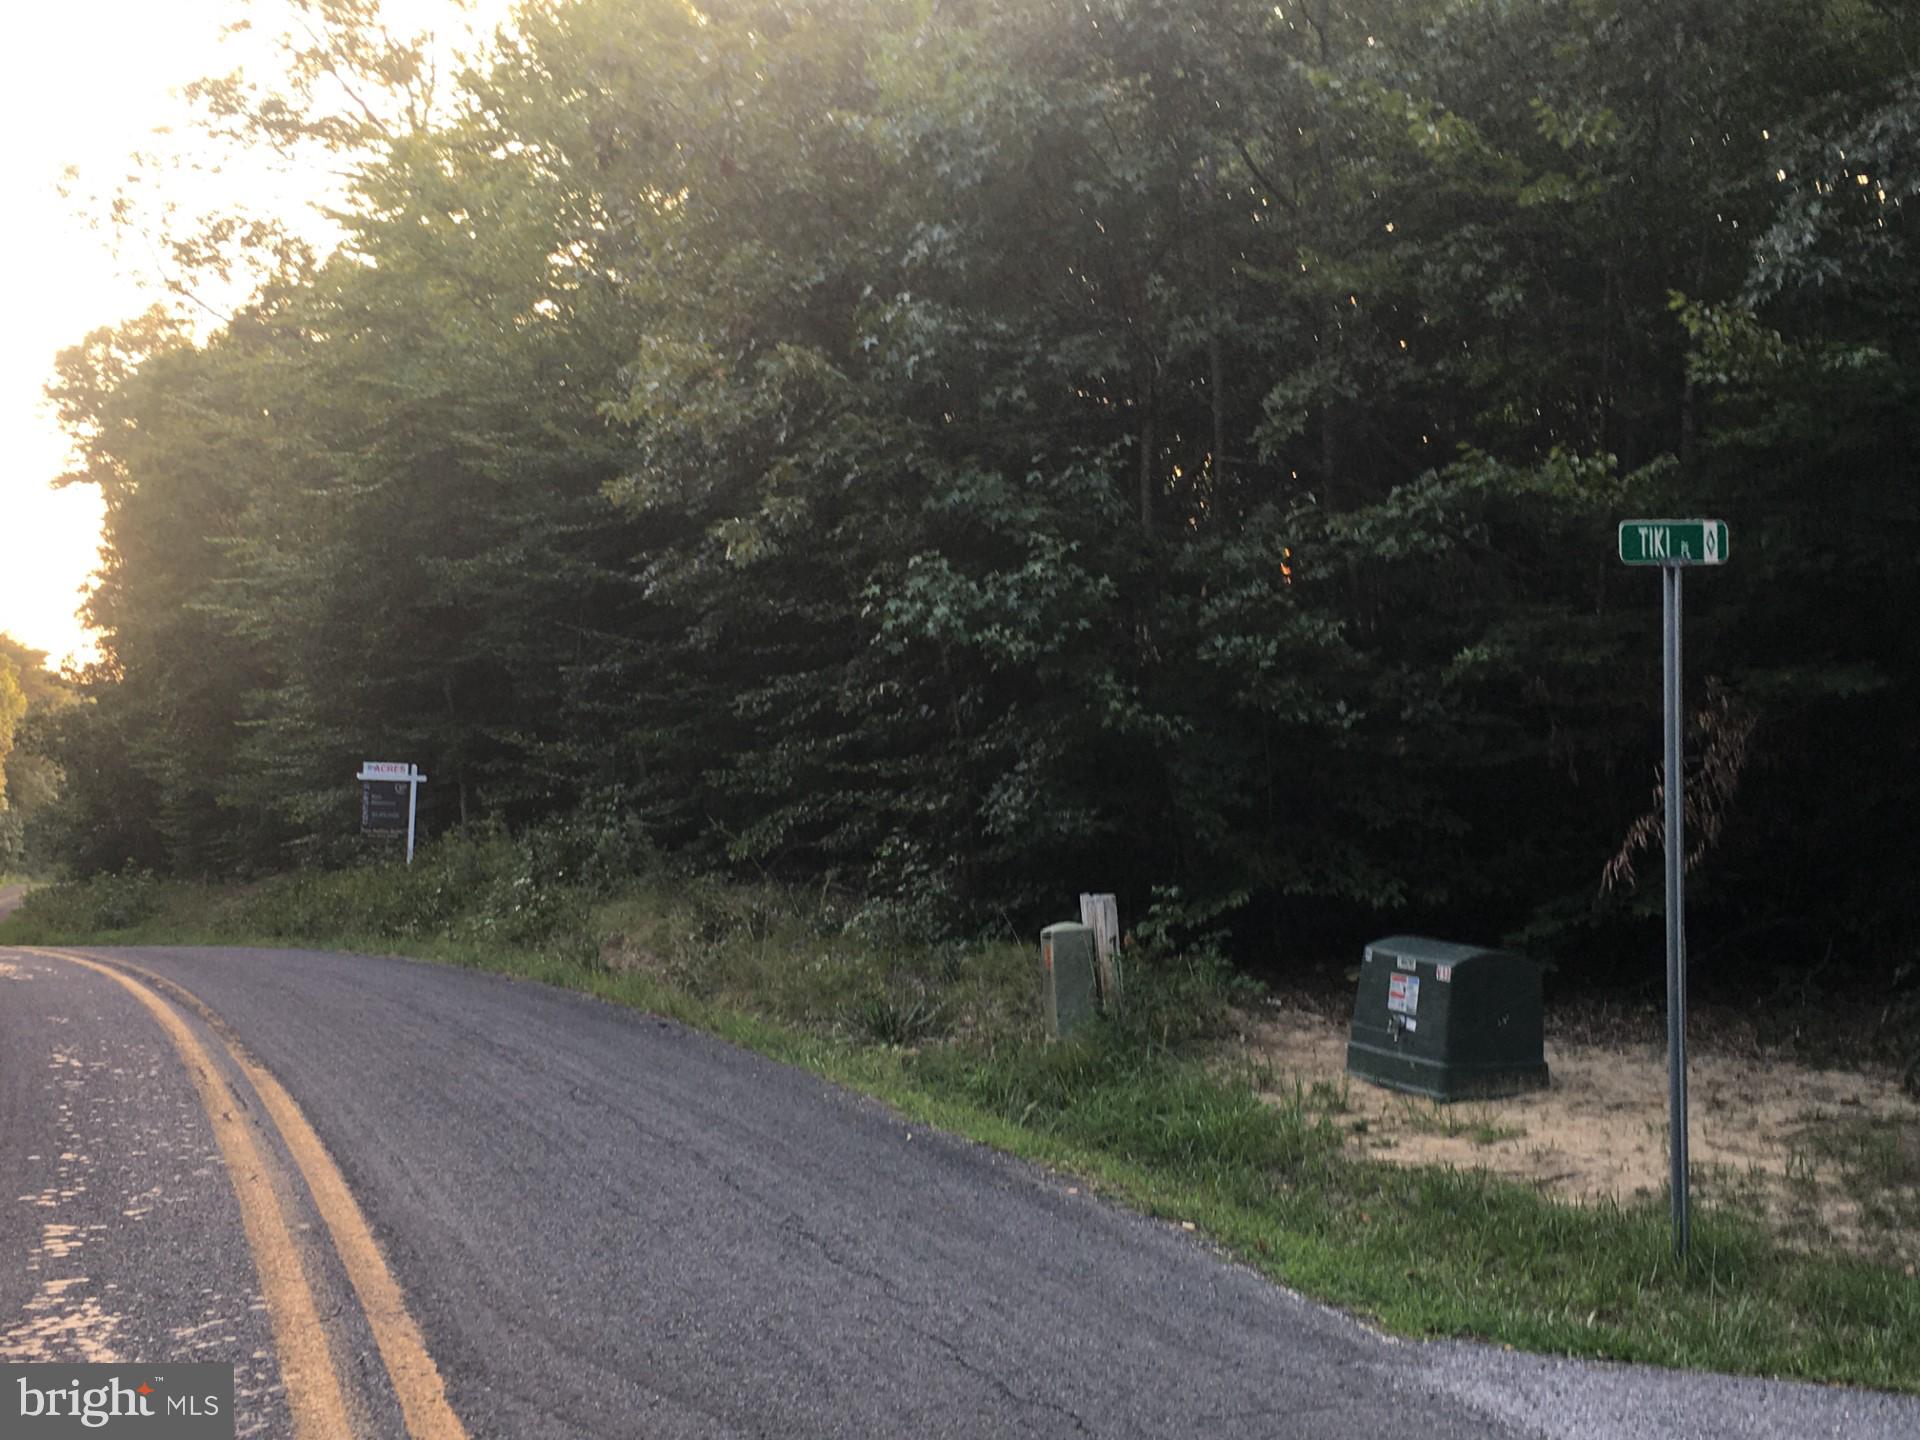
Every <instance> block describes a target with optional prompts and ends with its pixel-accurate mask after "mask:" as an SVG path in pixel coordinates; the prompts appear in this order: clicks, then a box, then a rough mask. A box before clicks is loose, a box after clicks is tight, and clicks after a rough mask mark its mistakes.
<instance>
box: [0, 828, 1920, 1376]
mask: <svg viewBox="0 0 1920 1440" xmlns="http://www.w3.org/2000/svg"><path fill="white" fill-rule="evenodd" d="M508 858H509V859H510V858H511V856H510V855H509V857H508ZM443 863H444V864H445V865H446V866H447V867H448V869H449V870H453V871H458V870H460V869H461V868H462V867H463V866H464V867H466V870H467V871H468V872H470V873H463V874H460V875H450V874H449V873H447V871H443V872H442V873H441V874H439V875H438V876H437V877H436V876H435V875H434V874H433V873H432V866H431V865H430V866H428V867H426V869H425V870H423V871H422V872H420V873H416V874H412V875H408V874H405V873H404V872H403V873H402V874H400V875H399V876H396V875H395V874H394V873H393V872H392V869H391V867H383V868H381V869H379V870H363V871H346V872H313V873H307V874H303V875H300V876H295V877H283V878H282V879H278V880H273V881H268V882H265V883H264V884H262V885H258V886H254V887H246V888H235V887H207V886H193V885H177V884H164V885H163V884H159V883H158V882H152V881H148V880H144V879H141V878H140V877H101V878H100V879H99V880H96V881H95V882H90V883H89V885H88V886H64V887H52V888H50V889H47V890H42V891H37V892H35V894H34V895H33V896H32V897H30V899H29V901H28V902H27V904H25V905H24V906H23V907H22V909H21V910H20V911H19V912H16V914H15V916H14V917H13V918H12V919H10V920H8V921H6V922H0V944H8V943H12V944H29V943H44V944H54V943H57V944H227V945H233V944H240V945H265V946H274V945H287V944H290V943H297V944H300V945H307V946H314V947H317V948H327V949H338V950H359V951H373V952H386V953H399V954H406V955H411V956H415V957H418V958H424V959H431V960H438V961H443V962H447V963H452V964H457V965H462V966H467V967H470V968H475V969H481V970H487V971H491V972H494V973H499V974H504V975H510V976H516V977H519V978H522V979H526V980H531V981H538V982H541V983H545V984H552V985H558V986H562V987H565V988H568V989H573V990H579V991H584V992H586V993H589V994H593V995H597V996H599V997H601V998H602V999H605V1000H608V1001H610V1002H612V1003H616V1004H621V1005H627V1006H632V1007H634V1008H637V1009H641V1010H645V1011H648V1012H650V1013H654V1014H659V1015H664V1016H667V1017H669V1018H673V1019H676V1020H679V1021H682V1022H684V1023H686V1024H689V1025H692V1026H695V1027H697V1028H699V1029H702V1030H705V1031H708V1032H710V1033H712V1034H714V1035H717V1036H719V1037H720V1038H722V1039H725V1040H728V1041H730V1042H732V1043H735V1044H739V1045H742V1046H745V1047H747V1048H749V1049H752V1050H756V1051H758V1052H760V1053H762V1054H764V1055H767V1056H769V1057H771V1058H773V1059H776V1060H779V1061H783V1062H786V1063H789V1064H793V1065H796V1066H799V1067H801V1068H804V1069H808V1070H811V1071H813V1072H815V1073H817V1074H820V1075H822V1076H824V1077H826V1078H828V1079H830V1080H833V1081H835V1082H837V1083H840V1084H844V1085H847V1086H850V1087H852V1088H854V1089H857V1090H861V1091H864V1092H866V1093H868V1094H870V1095H873V1096H875V1097H877V1098H879V1099H881V1100H883V1101H885V1102H886V1103H888V1104H889V1105H891V1106H893V1107H894V1108H895V1109H897V1110H898V1111H899V1112H900V1113H901V1114H902V1115H903V1116H905V1117H907V1118H909V1119H911V1120H913V1121H914V1122H916V1123H920V1124H925V1125H929V1126H933V1127H937V1128H939V1129H942V1130H946V1131H949V1132H951V1133H954V1134H958V1135H962V1136H966V1137H968V1138H970V1139H973V1140H976V1141H979V1142H981V1143H984V1144H987V1145H991V1146H994V1147H996V1148H998V1149H1001V1150H1003V1151H1006V1152H1009V1153H1011V1154H1015V1155H1018V1156H1022V1157H1024V1158H1027V1159H1030V1160H1033V1161H1036V1162H1039V1163H1041V1164H1043V1165H1047V1166H1050V1167H1054V1168H1056V1169H1059V1170H1062V1171H1065V1172H1068V1173H1071V1174H1073V1175H1075V1176H1078V1177H1080V1178H1082V1179H1084V1180H1085V1181H1087V1182H1088V1183H1090V1184H1091V1185H1093V1186H1094V1187H1096V1188H1097V1189H1099V1190H1101V1191H1102V1192H1104V1193H1106V1194H1108V1195H1110V1196H1112V1197H1113V1198H1115V1199H1118V1200H1120V1201H1122V1202H1123V1203H1125V1204H1128V1205H1130V1206H1132V1207H1134V1208H1136V1209H1138V1210H1140V1211H1142V1212H1144V1213H1146V1214H1149V1215H1154V1216H1159V1217H1163V1218H1165V1219H1168V1220H1170V1221H1175V1222H1179V1223H1183V1224H1188V1225H1192V1226H1194V1227H1195V1228H1196V1229H1198V1230H1199V1231H1201V1232H1203V1233H1204V1234H1206V1235H1207V1236H1209V1237H1211V1238H1212V1239H1213V1240H1214V1241H1216V1242H1217V1243H1218V1244H1220V1245H1221V1246H1222V1247H1223V1248H1224V1249H1225V1250H1226V1251H1227V1252H1228V1253H1230V1254H1231V1255H1233V1256H1235V1257H1237V1258H1239V1259H1241V1260H1243V1261H1245V1262H1246V1263H1248V1264H1250V1265H1252V1266H1254V1267H1256V1268H1257V1269H1259V1270H1261V1271H1263V1272H1264V1273H1266V1274H1267V1275H1269V1276H1271V1277H1272V1278H1274V1279H1275V1280H1278V1281H1280V1282H1282V1283H1284V1284H1286V1285H1288V1286H1290V1287H1292V1288H1293V1289H1295V1290H1298V1291H1300V1292H1302V1293H1304V1294H1307V1295H1309V1296H1312V1297H1314V1298H1316V1299H1319V1300H1324V1301H1327V1302H1330V1303H1333V1304H1336V1305H1340V1306H1343V1307H1346V1308H1348V1309H1350V1310H1353V1311H1355V1312H1357V1313H1359V1314H1361V1315H1364V1316H1366V1317H1368V1318H1370V1319H1371V1320H1373V1321H1375V1322H1376V1323H1378V1324H1380V1325H1382V1326H1384V1327H1385V1328H1387V1329H1390V1330H1393V1331H1395V1332H1398V1333H1401V1334H1404V1335H1408V1336H1457V1337H1472V1338H1478V1339H1483V1340H1487V1341H1492V1342H1496V1343H1502V1344H1506V1345H1510V1346H1513V1347H1515V1348H1518V1349H1525V1350H1531V1351H1539V1352H1543V1353H1551V1354H1563V1355H1573V1356H1583V1357H1593V1358H1606V1359H1613V1360H1625V1361H1641V1362H1646V1363H1651V1364H1657V1365H1666V1366H1674V1367H1684V1368H1698V1369H1711V1370H1718V1371H1724V1372H1729V1373H1739V1374H1753V1375H1773V1376H1789V1377H1795V1378H1802V1379H1809V1380H1820V1381H1829V1382H1842V1383H1849V1384H1857V1385H1865V1386H1872V1387H1876V1388H1883V1389H1889V1390H1898V1391H1906V1392H1910V1393H1920V1282H1917V1281H1916V1280H1915V1279H1914V1278H1913V1277H1912V1276H1910V1275H1907V1274H1904V1273H1902V1272H1900V1271H1897V1270H1894V1269H1891V1268H1888V1267H1884V1266H1879V1265H1874V1264H1872V1263H1870V1262H1867V1261H1863V1260H1858V1259H1855V1258H1852V1257H1849V1256H1845V1255H1842V1254H1839V1253H1837V1252H1835V1253H1823V1252H1814V1253H1808V1252H1807V1251H1805V1250H1804V1249H1798V1248H1794V1247H1790V1246H1787V1245H1784V1244H1782V1243H1780V1242H1779V1241H1778V1240H1776V1239H1775V1238H1774V1237H1772V1236H1771V1235H1770V1234H1769V1233H1768V1232H1767V1231H1766V1229H1765V1228H1764V1227H1763V1226H1762V1225H1761V1224H1759V1223H1758V1222H1757V1221H1756V1220H1755V1219H1754V1218H1753V1217H1752V1216H1751V1215H1749V1214H1747V1213H1743V1212H1742V1211H1740V1210H1738V1209H1735V1208H1732V1207H1727V1206H1711V1207H1704V1208H1703V1209H1702V1210H1701V1211H1700V1212H1699V1213H1698V1214H1697V1216H1696V1220H1695V1225H1694V1232H1693V1239H1694V1249H1693V1253H1692V1255H1691V1256H1690V1257H1689V1259H1688V1260H1687V1262H1685V1263H1680V1262H1676V1261H1675V1260H1674V1259H1673V1257H1672V1255H1671V1251H1670V1238H1669V1232H1668V1227H1667V1215H1666V1209H1665V1205H1664V1201H1662V1200H1660V1199H1658V1198H1656V1199H1654V1200H1651V1201H1646V1202H1642V1203H1638V1204H1625V1205H1623V1204H1601V1205H1594V1206H1581V1207H1575V1206H1569V1205H1564V1204H1559V1203H1556V1202H1553V1201H1550V1200H1548V1199H1545V1198H1543V1197H1542V1196H1540V1195H1539V1194H1537V1193H1535V1192H1534V1191H1533V1190H1532V1189H1530V1188H1528V1187H1525V1186H1522V1185H1518V1184H1514V1183H1511V1182H1507V1181H1502V1180H1499V1179H1496V1178H1493V1177H1490V1176H1487V1175H1484V1174H1481V1173H1478V1172H1469V1171H1456V1170H1451V1169H1405V1168H1401V1167H1394V1166H1387V1165H1383V1164H1379V1163H1377V1162H1371V1161H1367V1160H1364V1159H1359V1158H1354V1157H1350V1156H1349V1155H1347V1154H1345V1153H1344V1151H1343V1149H1342V1144H1341V1138H1340V1135H1339V1133H1338V1131H1337V1130H1336V1128H1335V1126H1334V1122H1333V1120H1332V1119H1331V1117H1329V1116H1328V1115H1327V1114H1326V1113H1325V1112H1324V1110H1323V1109H1320V1108H1318V1107H1315V1106H1314V1105H1313V1104H1312V1103H1311V1101H1310V1099H1309V1097H1305V1096H1296V1097H1295V1098H1294V1099H1293V1100H1292V1101H1291V1102H1290V1103H1288V1102H1283V1103H1281V1104H1278V1105H1275V1104H1272V1103H1267V1102H1263V1101H1262V1100H1261V1099H1259V1098H1258V1097H1257V1096H1256V1094H1255V1090H1254V1086H1253V1084H1252V1083H1251V1080H1250V1078H1249V1077H1242V1076H1237V1075H1234V1074H1223V1073H1221V1072H1220V1070H1219V1067H1218V1066H1217V1065H1216V1066H1212V1067H1209V1066H1208V1065H1206V1064H1205V1063H1203V1060H1202V1058H1201V1056H1200V1053H1199V1051H1198V1050H1197V1049H1196V1048H1195V1046H1194V1044H1193V1043H1192V1042H1193V1041H1194V1039H1195V1038H1196V1036H1197V1035H1198V1034H1199V1033H1200V1032H1201V1031H1203V1030H1204V1029H1205V1028H1206V1026H1207V1024H1208V1023H1209V1020H1210V1019H1212V1020H1215V1021H1217V1019H1218V1017H1219V1015H1220V1013H1221V1011H1222V1007H1223V1006H1224V1003H1225V999H1226V994H1225V990H1224V988H1223V977H1222V975H1221V973H1220V971H1219V970H1218V968H1217V967H1215V966H1212V965H1210V964H1208V963H1205V962H1204V961H1202V960H1195V959H1192V958H1191V957H1187V958H1182V957H1178V956H1163V957H1161V958H1160V959H1159V960H1158V961H1156V962H1155V963H1151V964H1136V965H1135V966H1134V967H1133V983H1134V984H1135V985H1136V986H1137V988H1136V990H1135V991H1134V992H1133V1004H1131V1005H1130V1007H1129V1014H1128V1017H1127V1019H1126V1022H1125V1023H1123V1024H1106V1023H1102V1024H1100V1025H1098V1026H1095V1027H1093V1029H1092V1032H1091V1033H1089V1034H1087V1035H1085V1036H1084V1037H1081V1038H1079V1039H1076V1040H1075V1041H1073V1042H1071V1043H1067V1044H1060V1045H1048V1044H1045V1043H1044V1042H1043V1041H1042V1040H1041V1038H1040V1037H1039V1036H1038V1035H1037V1033H1036V1031H1035V1027H1034V1024H1033V1019H1032V1010H1033V1005H1032V1001H1031V987H1032V979H1031V973H1032V972H1031V960H1030V957H1029V956H1028V955H1027V953H1026V951H1025V949H1024V948H1023V947H1020V946H1014V945H1001V946H981V947H970V948H964V949H963V948H958V947H952V946H929V945H925V944H920V945H914V944H911V943H907V942H904V941H902V940H901V939H900V938H899V937H898V936H885V935H880V936H874V935H868V936H865V937H864V938H863V937H862V935H861V933H860V931H859V927H857V926H849V925H848V924H847V923H846V921H845V917H843V916H838V915H827V916H823V915H821V914H820V913H819V911H818V907H817V905H814V904H812V903H811V902H804V901H798V900H796V899H794V897H792V896H790V895H787V894H785V893H782V892H771V891H755V890H746V889H743V888H742V887H724V886H715V885H713V884H711V883H710V882H687V881H674V880H671V879H663V878H655V879H653V880H650V881H647V882H636V883H634V884H632V885H629V886H627V887H626V888H624V889H616V890H613V891H606V890H604V889H603V890H602V891H601V892H598V893H595V892H590V891H579V890H574V891H569V890H568V889H567V888H566V887H565V886H563V885H558V884H549V885H548V886H547V887H545V888H542V886H541V885H539V884H527V883H521V882H523V881H524V880H525V879H526V877H525V876H524V875H516V874H513V873H511V872H512V866H511V864H508V863H506V861H503V860H502V859H501V858H500V856H497V855H496V856H495V857H494V858H493V859H492V860H484V857H483V858H482V859H476V857H475V856H474V855H472V854H467V855H464V856H462V855H454V856H450V857H443ZM503 867H504V871H505V872H506V873H494V872H496V871H501V870H502V868H503ZM536 878H537V877H536ZM453 880H459V881H462V882H470V883H463V884H452V883H450V881H453ZM476 886H477V888H474V887H476ZM103 921H111V922H117V923H111V924H107V923H102V922H103ZM369 921H371V922H372V923H368V922H369ZM608 957H614V958H616V959H619V960H620V961H621V963H623V964H624V965H626V966H628V967H630V968H623V969H613V968H609V966H608V963H607V961H608ZM902 1041H906V1042H910V1043H901V1042H902Z"/></svg>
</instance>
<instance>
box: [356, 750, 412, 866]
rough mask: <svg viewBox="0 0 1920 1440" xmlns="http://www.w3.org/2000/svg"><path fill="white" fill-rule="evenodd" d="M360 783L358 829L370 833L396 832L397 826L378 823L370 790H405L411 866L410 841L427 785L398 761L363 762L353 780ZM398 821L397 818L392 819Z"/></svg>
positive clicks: (379, 819)
mask: <svg viewBox="0 0 1920 1440" xmlns="http://www.w3.org/2000/svg"><path fill="white" fill-rule="evenodd" d="M354 778H355V779H356V780H358V781H359V782H360V787H361V791H360V795H361V798H360V827H361V829H363V830H369V831H386V830H390V829H398V828H399V827H398V825H397V824H393V825H389V824H384V823H381V818H382V817H380V816H379V815H378V812H377V811H376V808H375V806H374V804H373V791H372V787H373V786H375V785H392V786H394V787H395V788H396V789H397V788H398V787H399V786H401V785H404V786H406V787H407V863H408V864H409V865H411V864H412V863H413V837H414V831H415V827H416V824H417V823H418V820H419V815H420V787H421V786H422V785H424V784H426V783H427V777H426V776H424V775H422V774H421V773H420V772H419V771H418V770H416V769H415V768H414V767H413V766H412V765H409V764H407V763H406V762H405V761H399V760H362V761H361V762H360V773H359V774H358V775H356V776H355V777H354ZM395 818H396V819H397V817H395Z"/></svg>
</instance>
